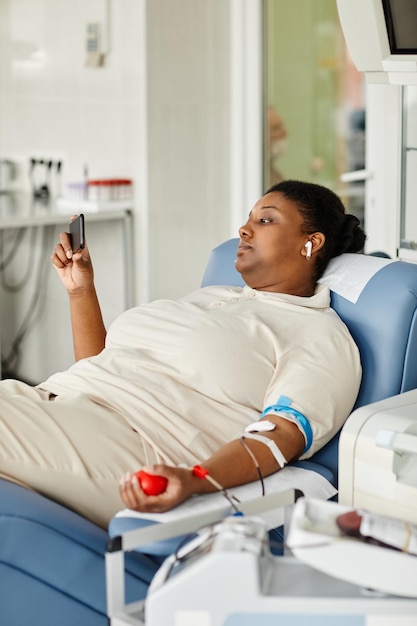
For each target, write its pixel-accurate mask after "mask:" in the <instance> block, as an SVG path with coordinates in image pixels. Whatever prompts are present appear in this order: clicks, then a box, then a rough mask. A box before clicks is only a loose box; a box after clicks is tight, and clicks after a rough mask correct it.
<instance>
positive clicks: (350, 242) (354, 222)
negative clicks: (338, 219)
mask: <svg viewBox="0 0 417 626" xmlns="http://www.w3.org/2000/svg"><path fill="white" fill-rule="evenodd" d="M340 234H341V241H340V253H342V252H360V251H361V250H362V249H363V246H364V244H365V238H366V236H365V233H364V231H363V230H362V228H361V226H360V221H359V220H358V218H357V217H356V216H355V215H352V214H351V213H346V214H345V221H344V225H343V227H342V230H341V233H340Z"/></svg>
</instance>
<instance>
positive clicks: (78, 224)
mask: <svg viewBox="0 0 417 626" xmlns="http://www.w3.org/2000/svg"><path fill="white" fill-rule="evenodd" d="M69 233H70V238H71V248H72V251H73V252H77V250H81V249H82V248H84V245H85V229H84V215H83V214H82V213H81V214H80V215H79V216H78V217H76V218H75V220H73V221H72V222H71V224H70V226H69Z"/></svg>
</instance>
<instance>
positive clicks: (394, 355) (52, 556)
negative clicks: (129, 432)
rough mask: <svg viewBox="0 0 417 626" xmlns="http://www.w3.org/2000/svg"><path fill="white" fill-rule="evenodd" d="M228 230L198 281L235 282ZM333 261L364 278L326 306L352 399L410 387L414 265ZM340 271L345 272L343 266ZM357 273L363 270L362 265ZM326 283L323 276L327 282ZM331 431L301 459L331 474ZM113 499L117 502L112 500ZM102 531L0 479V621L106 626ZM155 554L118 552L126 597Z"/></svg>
mask: <svg viewBox="0 0 417 626" xmlns="http://www.w3.org/2000/svg"><path fill="white" fill-rule="evenodd" d="M237 241H238V240H237V239H232V240H229V241H227V242H225V243H223V244H222V245H220V246H218V247H217V248H215V250H214V251H213V253H212V255H211V257H210V260H209V263H208V266H207V269H206V272H205V275H204V278H203V286H206V285H210V284H228V285H241V284H242V281H241V277H240V275H239V274H238V273H237V272H236V270H235V268H234V259H235V255H236V246H237ZM343 256H344V257H347V259H346V263H345V259H344V258H341V267H340V268H336V269H335V270H333V272H332V273H333V279H335V283H336V285H337V280H338V278H339V279H340V278H341V277H342V279H341V280H340V281H339V282H342V283H344V282H346V280H345V278H343V276H346V268H347V272H348V276H349V263H350V262H351V259H350V257H355V265H354V269H352V271H351V272H350V273H351V274H352V275H354V277H355V278H356V276H360V275H361V264H363V266H364V268H365V269H366V271H367V272H369V263H371V266H372V267H371V271H370V274H369V280H368V281H367V282H366V284H365V285H364V288H363V290H362V292H361V294H360V295H359V297H358V299H357V300H356V301H351V300H349V299H347V298H346V297H344V296H342V295H340V293H338V292H337V289H335V290H334V291H333V288H332V287H331V288H332V306H333V307H334V309H335V310H336V311H337V312H338V313H339V315H340V316H341V317H342V319H344V321H345V322H346V324H347V326H348V327H349V329H350V331H351V333H352V335H353V337H354V339H355V341H356V342H357V344H358V347H359V350H360V353H361V358H362V366H363V380H362V385H361V389H360V393H359V396H358V400H357V403H356V407H358V406H361V405H364V404H369V403H371V402H376V401H378V400H382V399H384V398H386V397H389V396H393V395H397V394H399V393H403V392H405V391H408V390H410V389H414V388H416V387H417V328H416V312H417V265H414V264H411V263H406V262H402V261H393V262H389V261H387V260H386V259H382V258H376V257H372V260H371V261H370V258H371V257H367V256H362V255H359V256H358V255H343ZM344 272H345V274H344ZM365 273H366V272H365ZM330 286H331V284H330ZM337 447H338V440H337V437H335V438H334V439H333V440H332V441H331V442H329V443H328V444H327V445H326V446H325V447H324V448H323V449H322V450H320V451H319V452H318V453H316V454H315V455H314V457H313V458H312V459H310V460H308V461H304V462H302V463H303V467H306V468H307V469H314V470H316V471H318V472H320V473H322V474H323V475H325V476H326V478H328V479H329V478H330V480H331V481H332V482H333V483H334V484H336V482H337V471H338V461H337V453H338V449H337ZM121 508H122V507H121ZM107 541H108V534H107V532H105V531H104V530H103V529H101V528H99V527H97V526H95V525H94V524H92V523H91V522H89V521H87V520H86V519H84V518H82V517H80V516H79V515H77V514H76V513H74V512H73V511H70V510H68V509H66V508H65V507H63V506H61V505H59V504H56V503H55V502H52V501H50V500H48V499H46V498H44V497H42V496H40V495H38V494H36V493H34V492H32V491H29V490H27V489H24V488H22V487H19V486H17V485H14V484H12V483H10V482H8V481H5V480H0V623H1V624H4V625H5V626H29V625H30V626H33V625H41V626H57V624H59V625H60V626H74V625H75V624H76V625H77V626H105V625H106V624H107V617H106V593H105V566H104V556H105V551H106V545H107ZM158 566H159V561H158V560H157V559H156V558H155V559H153V558H152V557H148V556H146V555H142V554H138V553H132V554H129V555H128V556H127V558H126V571H127V574H126V582H127V590H126V593H127V596H126V601H127V602H131V601H133V600H134V599H137V598H140V597H144V596H145V594H146V589H147V586H148V584H149V582H150V580H151V578H152V576H153V574H154V573H155V571H156V570H157V568H158Z"/></svg>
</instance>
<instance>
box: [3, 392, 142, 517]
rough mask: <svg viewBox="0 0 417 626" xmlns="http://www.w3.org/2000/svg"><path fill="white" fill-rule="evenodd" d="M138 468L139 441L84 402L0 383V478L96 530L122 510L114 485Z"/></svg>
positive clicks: (106, 414) (114, 417)
mask: <svg viewBox="0 0 417 626" xmlns="http://www.w3.org/2000/svg"><path fill="white" fill-rule="evenodd" d="M144 463H145V459H144V452H143V446H142V442H141V438H140V436H139V435H138V433H136V432H135V431H133V430H132V428H131V427H130V426H129V425H128V424H127V423H126V422H125V421H124V420H123V418H122V417H120V416H119V415H117V414H114V413H112V412H111V411H108V410H107V409H105V408H103V407H100V406H98V405H96V404H94V403H93V402H91V401H90V400H88V398H87V397H86V396H84V395H81V394H68V395H67V394H66V395H65V396H60V397H57V398H56V399H55V400H53V401H51V400H49V394H47V393H46V392H43V391H41V390H40V389H37V388H33V387H30V386H29V385H26V384H24V383H21V382H19V381H14V380H6V381H2V382H0V476H2V477H3V478H8V479H9V480H14V481H16V482H19V483H20V484H23V485H25V486H27V487H30V488H31V489H33V490H35V491H37V492H39V493H41V494H43V495H45V496H47V497H49V498H51V499H52V500H55V501H57V502H60V503H62V504H64V505H65V506H67V507H69V508H71V509H73V510H75V511H77V512H78V513H80V514H81V515H83V516H84V517H87V518H88V519H90V520H92V521H93V522H95V523H96V524H99V525H100V526H103V527H106V526H107V525H108V522H109V520H110V519H111V517H112V516H113V515H114V514H115V513H116V512H117V511H118V510H120V509H122V508H124V505H123V502H122V501H121V499H120V497H119V489H118V485H119V480H120V477H121V476H122V474H123V473H125V472H126V471H135V470H136V469H139V467H140V466H141V465H143V464H144Z"/></svg>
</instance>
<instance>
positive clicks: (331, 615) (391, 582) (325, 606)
mask: <svg viewBox="0 0 417 626" xmlns="http://www.w3.org/2000/svg"><path fill="white" fill-rule="evenodd" d="M339 458H340V477H339V480H340V484H341V493H340V499H341V500H342V502H343V504H341V503H335V502H326V501H321V500H317V499H314V498H301V499H299V500H298V501H297V503H296V505H295V507H294V511H293V514H292V518H291V523H290V524H288V526H289V532H288V539H287V546H288V547H289V549H290V550H291V552H292V556H287V555H285V556H284V557H275V556H272V555H271V554H270V553H269V551H268V548H267V534H266V529H265V525H264V522H263V520H262V519H260V518H253V517H248V518H226V520H225V521H224V522H220V523H218V524H217V525H216V524H215V525H214V526H213V525H211V526H206V527H204V528H203V530H202V531H200V532H199V533H197V538H196V539H193V541H192V542H191V543H190V544H187V545H186V546H185V547H181V546H180V548H179V549H178V550H177V551H176V552H175V553H174V554H173V555H171V557H169V558H168V559H167V560H166V561H165V562H164V564H163V565H162V567H161V569H160V570H159V571H158V572H157V574H156V576H155V578H154V580H153V581H152V583H151V585H150V588H149V591H148V595H147V598H146V601H145V602H144V603H142V604H140V605H137V604H134V605H132V606H131V607H129V606H128V605H125V604H124V602H120V596H119V603H117V597H116V600H114V598H115V595H114V591H113V589H112V587H111V584H110V585H109V587H108V594H109V616H110V618H111V625H112V626H127V625H128V624H130V625H132V626H141V625H142V624H145V625H146V626H159V624H164V626H171V625H172V626H191V624H192V620H194V623H195V624H196V623H198V624H204V626H206V625H207V626H230V625H236V626H237V625H239V626H241V625H242V624H244V625H245V626H263V625H265V626H270V625H272V624H273V623H275V622H274V621H273V620H278V619H279V618H282V619H283V620H284V617H285V620H287V621H285V624H290V625H291V626H293V625H294V626H295V625H297V626H302V625H306V626H307V624H309V626H311V624H315V623H317V624H319V623H320V626H321V625H322V624H324V625H326V624H329V625H330V624H333V623H335V622H336V620H337V623H338V624H339V623H340V624H345V623H346V624H349V626H356V625H357V626H360V625H363V626H365V625H369V624H378V626H379V624H380V622H379V621H378V620H379V619H380V618H381V616H382V615H383V616H384V622H383V624H384V626H385V625H386V626H391V625H392V626H394V625H395V626H397V624H398V625H401V624H404V625H407V626H411V625H413V626H417V555H415V554H412V553H408V552H407V549H408V547H409V545H410V544H409V541H408V539H407V538H408V536H409V535H410V534H411V530H410V526H409V522H414V524H416V523H417V471H416V468H417V465H416V462H417V390H413V391H409V392H407V393H404V394H401V395H398V396H395V397H392V398H388V399H387V400H384V401H381V402H377V403H374V404H371V405H368V406H366V407H362V408H359V409H357V410H356V411H354V412H353V413H352V415H351V416H350V417H349V418H348V420H347V422H346V424H345V426H344V427H343V428H342V432H341V435H340V450H339ZM294 500H295V498H294ZM259 502H260V503H262V499H260V500H258V501H252V506H253V510H254V511H256V506H257V503H259ZM359 507H362V508H363V509H367V510H371V511H374V512H380V513H384V514H385V515H389V516H391V517H392V518H393V519H394V520H396V521H397V520H400V521H403V523H404V530H405V535H404V536H405V541H404V546H403V550H398V549H395V550H394V549H392V548H391V547H387V545H380V542H379V545H376V544H375V542H373V543H365V542H364V541H362V540H359V539H357V538H352V537H348V536H346V535H345V534H344V533H343V532H342V531H341V530H340V525H338V524H337V520H338V518H339V517H340V516H341V515H342V514H346V513H348V512H350V511H352V509H358V508H359ZM162 526H163V527H164V530H163V536H164V537H166V536H167V532H169V529H168V526H169V524H168V525H167V526H165V525H162ZM397 526H398V524H397ZM173 528H174V531H175V530H176V528H175V527H173ZM195 528H197V526H195ZM415 529H416V527H413V533H415ZM188 530H190V528H188ZM141 532H142V531H132V533H127V534H126V535H125V536H123V537H119V538H118V544H117V548H118V549H121V550H122V551H123V549H125V547H128V548H127V549H129V547H130V548H134V545H135V542H137V541H139V542H141V541H142V539H143V538H144V539H145V541H146V540H149V541H152V540H155V538H157V537H158V532H161V531H159V530H158V527H156V528H155V530H154V534H153V532H152V529H151V530H150V529H149V528H148V529H146V532H147V533H148V535H147V536H145V535H141ZM135 533H137V534H136V535H135ZM149 533H151V534H149ZM129 535H130V536H129ZM125 540H126V542H127V543H126V544H124V542H125ZM413 542H414V534H413ZM385 543H389V542H388V541H386V542H385ZM413 545H414V543H413ZM111 559H112V556H111V555H110V556H109V560H108V568H109V569H108V581H109V582H110V583H111V581H114V580H116V579H117V575H116V573H115V570H114V567H113V563H112V561H111ZM118 575H119V577H120V576H122V577H123V574H122V572H120V571H119V573H118ZM118 584H119V585H120V580H119V582H118ZM315 620H316V621H315Z"/></svg>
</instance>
